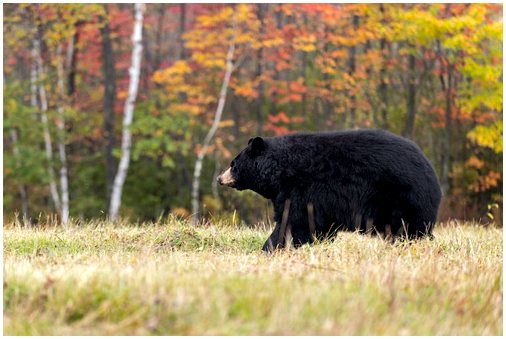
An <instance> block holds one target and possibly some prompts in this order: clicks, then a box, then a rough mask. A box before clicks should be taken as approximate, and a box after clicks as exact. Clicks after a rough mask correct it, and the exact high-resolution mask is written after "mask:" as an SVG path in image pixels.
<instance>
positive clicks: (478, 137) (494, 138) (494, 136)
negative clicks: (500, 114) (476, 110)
mask: <svg viewBox="0 0 506 339" xmlns="http://www.w3.org/2000/svg"><path fill="white" fill-rule="evenodd" d="M502 130H503V128H502V120H498V121H496V122H495V123H494V124H492V125H490V126H482V125H479V126H476V127H475V128H474V129H473V130H471V131H470V132H469V133H468V134H467V137H468V139H469V140H471V141H472V142H474V143H476V144H478V145H479V146H481V147H487V148H490V149H492V150H493V151H494V152H496V153H497V154H500V153H502V150H503V141H502Z"/></svg>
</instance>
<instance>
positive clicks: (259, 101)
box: [3, 4, 503, 222]
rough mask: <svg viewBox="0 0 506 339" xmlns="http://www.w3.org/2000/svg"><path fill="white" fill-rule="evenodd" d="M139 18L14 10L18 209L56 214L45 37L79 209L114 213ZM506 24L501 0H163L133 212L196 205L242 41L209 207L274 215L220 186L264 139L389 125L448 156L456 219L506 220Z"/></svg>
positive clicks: (132, 177)
mask: <svg viewBox="0 0 506 339" xmlns="http://www.w3.org/2000/svg"><path fill="white" fill-rule="evenodd" d="M133 20H134V18H133V5H132V4H105V5H98V4H8V5H5V6H4V107H3V109H4V168H3V170H4V211H5V212H6V215H12V214H13V213H14V212H16V211H19V210H21V205H22V204H23V203H26V204H27V205H28V206H29V214H30V216H31V217H32V218H36V217H37V216H38V215H39V214H40V213H41V212H52V211H54V206H53V204H52V202H51V200H50V199H49V189H48V171H47V168H48V164H47V160H46V159H45V157H44V150H43V142H44V139H43V135H42V134H41V127H40V126H41V117H40V105H39V104H36V105H35V106H34V105H33V103H31V101H30V97H31V95H32V94H31V93H32V92H31V85H34V84H33V81H32V83H31V78H30V69H31V67H32V64H33V62H34V60H33V58H32V56H31V50H32V48H33V45H34V41H38V42H40V45H41V52H42V58H43V61H44V65H45V66H44V67H45V75H44V77H43V78H38V79H37V80H36V82H37V83H36V84H41V85H42V86H44V88H45V89H46V91H47V94H48V102H49V109H48V112H47V113H48V118H49V125H50V132H51V133H52V134H54V135H55V137H56V135H57V134H56V133H57V127H56V126H57V123H58V119H59V116H58V114H57V109H58V107H59V105H60V104H61V102H62V101H61V98H60V99H59V97H58V92H57V87H56V86H55V84H56V79H57V66H58V60H59V59H58V58H61V57H63V58H65V62H64V65H65V69H64V71H65V77H66V82H65V89H66V96H65V98H63V99H64V108H65V110H64V119H65V149H66V152H67V159H68V160H67V161H68V163H69V184H70V189H69V190H70V214H71V216H72V217H81V218H92V217H103V216H105V215H104V212H103V211H107V204H108V201H107V199H108V198H107V185H108V183H107V178H106V175H105V171H106V166H107V164H106V160H105V153H104V152H105V151H104V149H105V147H106V142H107V135H108V134H109V133H112V134H114V138H113V141H114V143H115V145H114V146H115V151H114V152H113V153H114V156H115V158H116V159H117V158H118V154H117V150H118V149H119V141H120V138H121V120H122V116H121V115H122V108H123V105H124V101H125V99H126V96H127V90H128V79H129V76H128V68H129V67H130V54H131V49H132V43H131V41H130V35H131V33H132V28H133ZM502 20H503V19H502V5H501V4H235V5H234V4H148V5H147V6H146V11H145V19H144V33H143V47H144V48H143V56H142V69H141V79H140V88H139V94H138V98H137V103H136V109H135V113H134V120H133V125H132V132H133V146H132V147H133V148H132V163H131V167H130V169H129V173H128V177H127V179H126V183H125V189H124V198H123V207H122V215H124V216H130V217H134V218H141V219H155V218H157V217H159V216H160V215H166V214H167V213H170V212H171V211H177V213H178V214H179V215H185V213H188V211H189V208H190V185H191V180H192V172H193V166H194V163H195V157H196V154H197V152H198V150H199V149H201V147H202V145H201V143H202V140H203V138H204V136H205V134H206V133H207V131H208V130H209V127H210V126H211V124H212V121H213V118H214V116H213V113H214V111H215V109H216V105H217V101H218V97H219V91H220V86H221V80H222V78H223V74H224V72H225V61H226V54H227V49H228V45H229V43H230V41H234V43H235V46H236V51H235V54H234V70H233V73H232V77H231V80H230V86H229V93H228V95H227V100H226V105H225V110H224V114H223V119H222V121H221V122H220V125H219V129H218V131H217V133H216V136H215V138H214V140H213V142H212V143H211V145H210V147H209V148H208V153H207V157H206V160H205V163H204V167H203V174H202V175H203V177H202V187H201V191H202V194H201V196H202V202H203V207H204V208H205V210H206V211H207V214H206V216H217V215H222V216H225V215H229V214H230V215H234V217H235V214H234V210H237V212H238V214H239V216H240V217H241V218H242V219H244V220H247V221H249V222H254V221H256V220H258V219H260V218H262V217H264V212H263V211H259V210H260V209H259V208H254V207H256V206H259V204H260V202H259V200H256V199H257V198H256V197H254V196H252V195H248V194H247V193H245V194H241V195H239V196H237V195H232V194H230V193H229V192H224V191H221V190H219V189H217V187H216V186H215V184H213V182H214V176H215V175H216V173H217V172H219V171H220V170H221V169H223V168H224V167H225V166H227V165H228V163H229V162H230V160H231V157H232V156H233V155H234V154H235V153H237V152H238V151H239V150H240V149H241V148H242V147H243V146H244V145H245V144H246V142H247V140H248V139H249V138H250V137H252V136H255V135H266V136H273V135H283V134H287V133H292V132H297V131H324V130H341V129H349V128H385V129H388V130H390V131H392V132H394V133H397V134H401V135H404V136H406V137H408V138H411V139H413V140H414V141H415V142H416V143H417V144H418V145H420V147H421V148H422V149H423V150H424V152H425V153H426V154H427V156H428V157H429V159H430V160H431V161H432V163H433V164H434V166H435V168H436V172H437V173H438V176H439V179H440V182H441V185H442V189H443V191H444V206H443V208H442V210H441V215H440V217H441V218H443V219H445V218H448V217H458V218H477V219H481V220H483V221H490V219H491V218H495V219H497V218H499V219H501V218H500V212H497V211H490V209H491V208H490V206H502V190H501V185H502V180H503V178H502V170H501V168H502V152H503V146H502V133H503V131H502V106H503V102H502V98H503V95H502V94H503V85H502V71H503V70H502V58H503V55H502ZM105 28H107V30H106V29H105ZM107 34H108V35H107ZM107 39H110V41H111V43H112V46H111V47H112V51H111V52H108V51H107V50H106V49H105V48H106V47H104V46H106V45H105V43H104V42H105V41H107ZM58 51H61V54H58ZM107 53H109V54H107ZM111 53H112V54H111ZM73 55H74V56H73ZM72 56H73V57H72ZM106 57H112V58H113V61H114V62H113V68H114V74H115V76H114V79H112V80H113V81H114V83H115V90H114V94H115V97H114V98H112V100H113V104H114V117H113V118H114V119H113V120H114V123H113V127H112V128H110V127H107V126H106V124H104V119H105V116H104V111H105V108H104V107H105V106H104V105H105V103H104V98H105V86H106V83H107V81H106V80H107V79H106V76H105V74H106V66H105V65H106V63H105V62H104V60H105V59H106ZM109 80H111V79H109ZM37 99H40V98H37ZM36 101H38V102H40V100H36ZM13 130H14V131H16V133H17V135H18V138H17V140H13V139H12V138H11V135H12V134H11V131H13ZM53 147H55V148H56V145H53ZM15 149H17V150H18V152H14V150H15ZM400 161H401V159H400ZM59 165H60V164H59V163H58V162H57V161H56V162H55V163H54V164H52V165H51V166H54V168H55V169H58V168H59ZM21 186H24V187H25V188H26V191H27V194H26V195H27V196H26V198H23V197H22V196H21V195H20V193H19V192H20V187H21ZM494 204H498V205H494ZM494 208H495V207H494ZM185 211H186V212H185Z"/></svg>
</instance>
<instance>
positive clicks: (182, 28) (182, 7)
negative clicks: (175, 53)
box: [179, 3, 186, 60]
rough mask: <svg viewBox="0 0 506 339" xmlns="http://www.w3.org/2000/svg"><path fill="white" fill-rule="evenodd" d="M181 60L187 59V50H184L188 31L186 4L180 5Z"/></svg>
mask: <svg viewBox="0 0 506 339" xmlns="http://www.w3.org/2000/svg"><path fill="white" fill-rule="evenodd" d="M179 15H180V16H179V60H185V59H186V50H185V48H184V40H183V34H184V32H185V29H186V4H184V3H181V4H179Z"/></svg>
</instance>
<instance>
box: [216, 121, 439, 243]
mask: <svg viewBox="0 0 506 339" xmlns="http://www.w3.org/2000/svg"><path fill="white" fill-rule="evenodd" d="M217 180H218V182H219V183H220V184H222V185H227V186H230V187H233V188H236V189H238V190H244V189H250V190H253V191H255V192H257V193H259V194H261V195H262V196H263V197H265V198H267V199H270V200H272V202H273V204H274V219H275V221H276V227H275V228H274V231H273V232H272V234H271V236H270V237H269V239H268V240H267V241H266V243H265V245H264V246H263V250H264V251H271V250H273V249H275V248H277V247H283V246H284V245H285V240H286V239H285V236H286V234H287V231H289V234H291V236H292V239H293V244H294V245H295V246H298V245H302V244H305V243H308V242H312V241H313V240H314V239H315V238H320V239H321V238H324V237H329V236H333V235H335V232H336V231H340V230H347V231H356V230H358V231H360V232H372V233H379V234H383V235H387V236H392V237H395V236H401V237H408V238H410V239H413V238H419V237H423V236H430V237H432V228H433V226H434V223H435V221H436V216H437V212H438V207H439V202H440V200H441V191H440V188H439V183H438V179H437V177H436V174H435V172H434V168H433V167H432V165H431V164H430V162H429V161H428V160H427V158H426V157H425V156H424V154H423V153H422V151H421V150H420V148H419V147H418V146H417V145H416V144H415V143H413V142H412V141H410V140H407V139H404V138H402V137H399V136H396V135H394V134H392V133H390V132H386V131H383V130H353V131H341V132H325V133H298V134H292V135H286V136H282V137H271V138H261V137H256V138H251V139H250V140H249V142H248V146H247V147H246V148H245V149H244V150H242V151H241V152H240V153H239V155H237V156H236V157H235V158H234V159H233V160H232V162H231V164H230V168H228V169H227V170H226V171H225V172H224V173H222V174H221V175H220V176H219V177H218V178H217Z"/></svg>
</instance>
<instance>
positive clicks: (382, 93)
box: [378, 4, 388, 129]
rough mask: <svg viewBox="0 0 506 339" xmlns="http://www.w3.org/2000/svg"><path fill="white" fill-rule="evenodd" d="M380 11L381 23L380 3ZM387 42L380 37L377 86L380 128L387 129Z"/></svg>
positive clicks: (381, 9)
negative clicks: (379, 67)
mask: <svg viewBox="0 0 506 339" xmlns="http://www.w3.org/2000/svg"><path fill="white" fill-rule="evenodd" d="M380 11H381V14H382V19H381V21H382V23H383V24H386V23H385V7H384V6H383V4H381V5H380ZM386 44H387V40H386V39H385V38H381V40H380V51H381V55H382V60H381V69H380V84H379V88H378V92H379V97H380V102H381V108H380V111H381V119H382V120H383V123H382V128H383V129H388V97H387V89H388V88H387V83H386V79H385V78H386V76H387V74H386V73H387V66H386V65H387V56H386V53H385V47H386Z"/></svg>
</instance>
